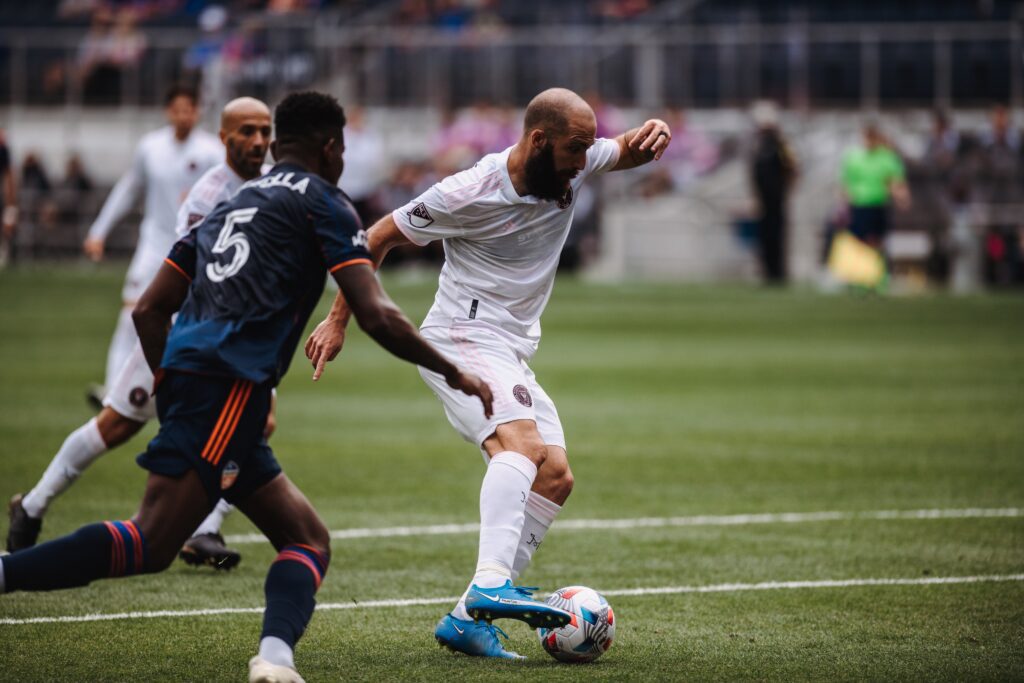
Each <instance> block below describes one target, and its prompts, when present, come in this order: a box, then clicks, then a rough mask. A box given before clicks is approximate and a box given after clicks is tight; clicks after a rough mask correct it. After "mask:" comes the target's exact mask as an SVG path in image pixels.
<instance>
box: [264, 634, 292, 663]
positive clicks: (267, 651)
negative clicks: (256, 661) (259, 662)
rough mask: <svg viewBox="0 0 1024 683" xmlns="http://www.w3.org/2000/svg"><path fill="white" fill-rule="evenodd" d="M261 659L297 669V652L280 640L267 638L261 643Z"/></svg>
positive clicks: (272, 637) (271, 637)
mask: <svg viewBox="0 0 1024 683" xmlns="http://www.w3.org/2000/svg"><path fill="white" fill-rule="evenodd" d="M260 659H265V660H267V661H268V662H270V663H271V664H277V665H278V666H287V667H288V668H289V669H293V670H294V669H295V652H294V651H292V649H291V648H290V647H289V646H288V643H286V642H284V641H283V640H281V639H280V638H276V637H274V636H267V637H266V638H264V639H262V640H261V641H260Z"/></svg>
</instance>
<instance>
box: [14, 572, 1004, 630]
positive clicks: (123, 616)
mask: <svg viewBox="0 0 1024 683" xmlns="http://www.w3.org/2000/svg"><path fill="white" fill-rule="evenodd" d="M1009 581H1024V574H993V575H981V576H937V577H927V578H913V579H834V580H825V581H765V582H762V583H720V584H714V585H709V586H662V587H655V588H625V589H620V590H602V591H601V593H602V594H604V595H606V596H609V597H624V596H639V595H673V594H680V593H735V592H739V591H769V590H786V589H807V588H853V587H858V586H946V585H951V584H964V583H1004V582H1009ZM458 599H459V598H458V596H450V597H445V598H414V599H410V600H367V601H365V602H329V603H324V604H320V605H317V606H316V609H317V610H318V611H323V610H339V609H381V608H388V607H412V606H416V605H450V604H452V603H454V602H455V601H456V600H458ZM262 612H263V608H262V607H224V608H221V609H196V610H159V611H154V612H121V613H117V614H83V615H80V616H63V617H30V618H27V619H10V618H0V625H4V626H24V625H28V624H68V623H81V622H91V621H123V620H127V619H159V618H162V617H207V616H217V615H221V614H261V613H262Z"/></svg>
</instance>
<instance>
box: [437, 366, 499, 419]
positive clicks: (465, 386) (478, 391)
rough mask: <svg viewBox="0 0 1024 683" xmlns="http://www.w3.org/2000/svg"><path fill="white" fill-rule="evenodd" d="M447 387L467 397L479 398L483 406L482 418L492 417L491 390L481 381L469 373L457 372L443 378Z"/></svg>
mask: <svg viewBox="0 0 1024 683" xmlns="http://www.w3.org/2000/svg"><path fill="white" fill-rule="evenodd" d="M445 381H446V382H448V386H450V387H451V388H452V389H458V390H459V391H461V392H462V393H464V394H466V395H468V396H479V397H480V401H481V402H483V404H484V417H486V418H490V417H491V416H492V415H494V395H493V394H491V388H490V387H489V386H488V385H487V383H486V382H484V381H483V380H482V379H480V378H479V377H477V376H476V375H474V374H473V373H471V372H461V371H458V372H456V373H455V374H454V375H451V376H449V377H445Z"/></svg>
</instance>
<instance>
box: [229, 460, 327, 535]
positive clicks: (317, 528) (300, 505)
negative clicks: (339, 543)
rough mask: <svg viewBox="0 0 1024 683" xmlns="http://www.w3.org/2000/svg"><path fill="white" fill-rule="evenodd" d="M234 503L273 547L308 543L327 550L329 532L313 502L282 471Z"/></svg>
mask: <svg viewBox="0 0 1024 683" xmlns="http://www.w3.org/2000/svg"><path fill="white" fill-rule="evenodd" d="M235 505H236V506H237V507H238V509H239V510H241V511H242V512H243V513H244V514H245V516H246V517H248V518H249V519H250V520H252V523H253V524H255V525H256V526H257V527H258V528H259V530H260V531H262V532H263V534H264V535H265V536H266V537H267V538H268V539H270V542H271V544H272V545H273V546H274V548H275V549H277V550H280V549H281V548H283V547H285V546H287V545H295V544H301V545H308V546H312V547H313V548H315V549H316V550H318V551H320V552H321V553H325V554H327V553H330V536H329V534H328V531H327V527H326V525H324V523H323V520H321V519H320V515H319V514H317V511H316V509H314V508H313V504H312V503H310V502H309V499H308V498H306V496H305V494H304V493H302V491H300V490H299V487H298V486H296V485H295V484H294V483H292V481H291V480H290V479H289V478H288V477H287V476H286V475H285V474H284V473H283V472H282V473H281V474H279V475H277V476H276V477H274V478H273V479H271V480H270V481H268V482H267V483H266V484H264V485H263V486H261V487H260V488H258V489H256V490H255V491H253V492H252V493H251V494H249V495H248V496H246V497H245V498H244V499H242V500H237V501H235Z"/></svg>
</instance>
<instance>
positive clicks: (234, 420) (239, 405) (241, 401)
mask: <svg viewBox="0 0 1024 683" xmlns="http://www.w3.org/2000/svg"><path fill="white" fill-rule="evenodd" d="M250 394H252V382H246V383H245V386H244V388H243V389H242V392H241V394H240V395H239V397H238V400H237V401H235V408H234V411H232V414H231V416H230V417H229V418H228V423H227V426H225V428H224V433H223V434H222V435H221V437H220V439H219V441H218V443H217V445H216V446H215V447H214V449H213V452H212V453H210V463H211V464H213V465H216V464H217V463H219V462H220V458H221V456H222V455H224V451H225V450H226V449H227V447H228V443H230V442H231V437H232V436H234V434H235V429H236V428H237V427H238V422H239V420H241V418H242V413H243V412H245V404H246V403H248V402H249V395H250Z"/></svg>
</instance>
